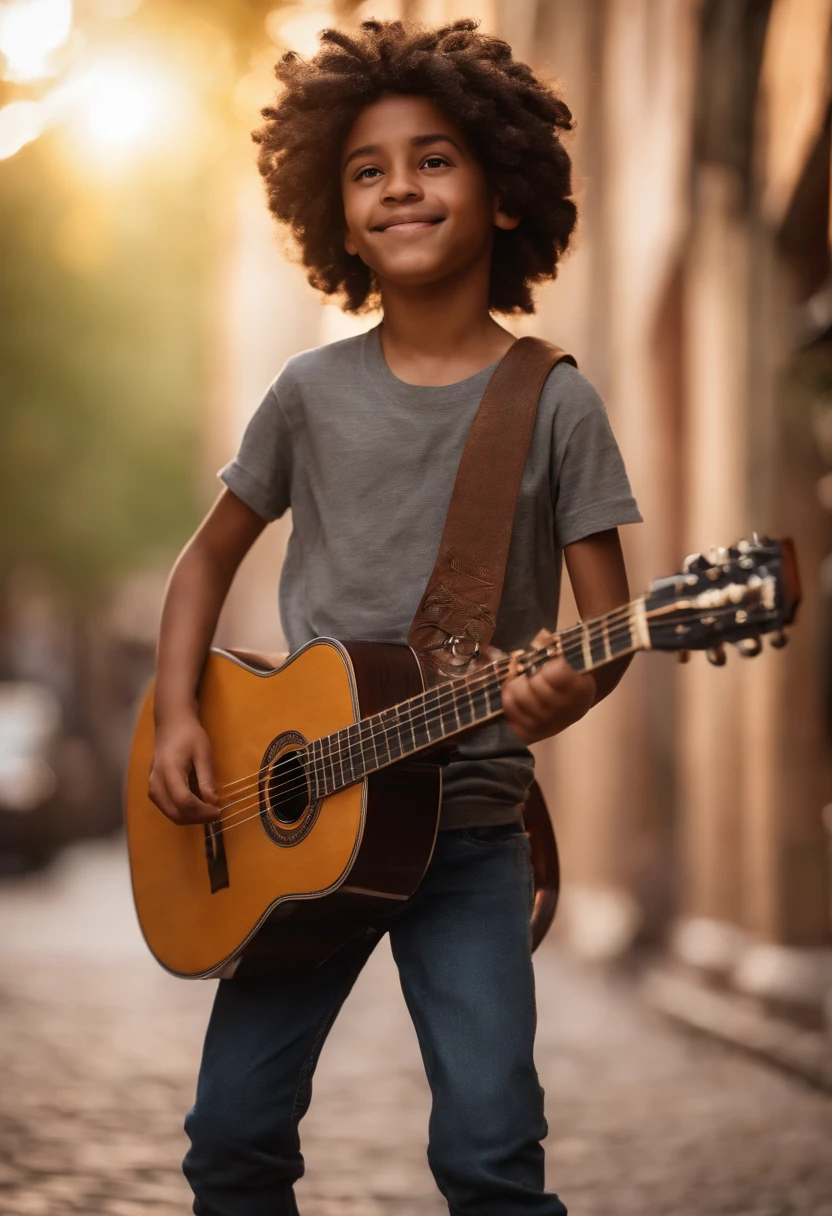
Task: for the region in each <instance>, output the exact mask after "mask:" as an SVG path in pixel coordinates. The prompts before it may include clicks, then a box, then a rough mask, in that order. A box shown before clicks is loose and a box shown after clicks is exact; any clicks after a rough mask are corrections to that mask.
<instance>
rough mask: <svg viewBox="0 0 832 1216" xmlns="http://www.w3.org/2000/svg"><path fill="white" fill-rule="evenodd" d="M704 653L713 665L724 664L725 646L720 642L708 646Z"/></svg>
mask: <svg viewBox="0 0 832 1216" xmlns="http://www.w3.org/2000/svg"><path fill="white" fill-rule="evenodd" d="M705 653H706V655H707V656H708V662H709V663H713V665H714V667H724V666H725V647H724V646H723V644H722V642H717V643H716V645H715V646H709V647H708V649H707V650H706V651H705Z"/></svg>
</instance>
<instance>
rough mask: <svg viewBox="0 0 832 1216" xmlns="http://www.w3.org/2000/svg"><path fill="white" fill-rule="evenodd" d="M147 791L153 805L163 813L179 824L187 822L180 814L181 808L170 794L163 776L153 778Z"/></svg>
mask: <svg viewBox="0 0 832 1216" xmlns="http://www.w3.org/2000/svg"><path fill="white" fill-rule="evenodd" d="M147 792H148V795H149V797H150V801H151V802H152V803H153V805H154V806H156V807H158V808H159V810H160V811H161V812H162V814H163V815H167V817H168V819H170V820H172V821H173V822H174V823H178V824H182V823H185V822H186V821H185V820H184V819H183V818H182V816H181V815H180V813H179V808H178V807H177V806H176V804H175V803H174V801H173V799H172V798H171V797H170V795H169V794H168V792H167V789H166V787H165V784H164V781H163V780H162V779H161V778H159V777H155V778H152V779H151V782H150V785H149V786H148V791H147Z"/></svg>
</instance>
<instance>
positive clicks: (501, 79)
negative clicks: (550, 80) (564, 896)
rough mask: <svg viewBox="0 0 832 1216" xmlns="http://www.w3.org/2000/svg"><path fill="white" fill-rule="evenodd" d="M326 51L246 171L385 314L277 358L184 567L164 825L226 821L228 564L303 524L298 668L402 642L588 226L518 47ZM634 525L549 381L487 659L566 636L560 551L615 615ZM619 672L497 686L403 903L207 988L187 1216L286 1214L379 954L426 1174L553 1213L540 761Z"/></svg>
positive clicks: (629, 505) (291, 584)
mask: <svg viewBox="0 0 832 1216" xmlns="http://www.w3.org/2000/svg"><path fill="white" fill-rule="evenodd" d="M321 41H322V49H321V51H320V52H319V53H318V54H317V55H316V56H315V58H314V59H312V60H311V61H310V62H304V61H303V60H301V59H299V58H298V57H297V56H294V55H291V54H290V55H287V56H286V57H285V58H284V60H283V61H282V63H280V64H279V65H278V67H277V69H276V75H277V77H278V79H279V80H280V81H281V82H282V84H283V86H284V91H283V93H282V96H281V97H280V98H279V100H278V103H277V104H276V105H275V106H274V107H272V108H269V109H266V110H264V111H263V115H264V118H265V120H266V122H265V126H264V127H263V129H262V130H261V131H259V132H258V133H257V134H256V135H255V139H256V140H257V142H258V143H259V145H260V162H259V163H260V169H261V172H262V174H263V176H264V178H265V181H266V184H267V188H268V198H269V206H270V208H271V210H272V212H273V214H274V215H275V216H276V218H277V219H278V220H279V221H281V222H282V223H285V224H287V225H288V226H289V227H290V228H291V230H292V232H293V234H294V236H295V238H296V240H297V243H298V245H299V248H300V250H301V253H302V257H303V261H304V264H305V265H306V266H307V267H308V269H309V281H310V282H311V283H312V285H313V286H315V287H317V288H319V289H321V290H322V291H324V292H325V293H327V294H336V293H337V294H340V295H341V297H342V300H343V305H344V307H346V308H347V309H349V310H351V311H358V310H360V309H361V308H363V307H364V306H366V305H368V304H370V305H373V304H380V306H381V309H382V313H383V321H382V322H381V324H380V325H379V326H376V327H375V329H372V330H370V332H369V333H367V334H365V335H362V336H361V337H358V338H350V339H347V340H346V341H343V342H336V343H333V344H332V345H330V346H326V347H322V348H320V349H318V350H313V351H308V352H306V353H304V354H302V355H299V356H297V357H296V358H294V359H291V360H290V361H289V363H288V364H287V366H286V367H285V368H284V370H283V372H282V373H281V374H280V375H279V376H278V378H277V380H276V381H275V382H274V384H273V385H272V386H271V388H270V389H269V391H268V393H267V394H266V397H265V399H264V400H263V402H262V404H261V405H260V408H259V409H258V411H257V412H256V414H255V415H254V417H253V418H252V420H251V422H250V424H249V427H248V429H247V431H246V434H245V437H244V439H243V442H242V446H241V448H240V452H239V454H238V455H237V457H236V459H235V460H233V461H232V462H231V463H230V464H229V465H228V466H227V467H226V468H225V469H223V470H222V472H221V477H222V479H223V481H224V483H225V486H226V488H225V490H224V491H223V493H222V494H221V496H220V498H219V499H218V501H217V502H216V504H215V505H214V507H213V509H212V510H211V511H210V513H209V514H208V516H207V518H206V519H205V521H204V522H203V524H202V525H201V527H200V528H199V530H198V531H197V533H196V535H195V536H194V537H193V539H192V540H191V541H190V543H189V544H188V545H187V546H186V548H185V550H184V551H183V553H182V555H181V557H180V558H179V561H178V562H177V564H176V567H175V568H174V572H173V574H172V577H171V580H170V585H169V588H168V593H167V597H166V601H165V606H164V612H163V618H162V626H161V634H160V641H159V658H158V680H157V688H156V700H155V711H156V721H157V739H156V750H155V754H154V761H153V768H152V773H151V779H150V788H151V796H152V797H153V799H154V801H155V802H156V804H157V805H158V806H159V808H160V809H161V810H162V811H163V812H164V813H165V814H167V815H169V816H170V818H172V819H173V820H174V821H175V822H177V823H194V822H200V821H203V820H207V819H210V818H211V817H212V816H214V815H215V814H216V812H215V810H214V809H213V808H214V804H215V802H216V797H215V793H214V782H213V775H212V768H211V755H210V747H209V743H208V740H207V736H206V735H205V732H204V731H203V729H202V727H201V725H200V722H199V719H198V716H197V713H196V703H195V690H196V687H197V682H198V679H199V673H200V669H201V667H202V663H203V661H204V658H205V654H206V652H207V649H208V647H209V645H210V642H211V638H212V636H213V632H214V628H215V625H216V621H217V616H218V614H219V611H220V608H221V606H222V603H223V600H224V598H225V595H226V593H227V591H228V587H229V585H230V583H231V580H232V578H233V576H234V572H235V570H236V569H237V566H238V565H239V562H240V561H241V559H242V558H243V556H244V555H245V553H246V552H247V550H248V549H249V547H250V546H251V544H252V543H253V541H254V540H255V538H256V537H257V535H258V534H259V533H260V531H261V530H262V529H263V528H264V527H265V525H266V523H267V521H269V520H272V519H276V518H277V517H278V516H280V515H281V514H282V513H283V512H284V511H285V510H286V509H287V508H288V507H289V506H290V505H291V507H292V511H293V532H292V536H291V539H290V541H289V548H288V552H287V556H286V562H285V565H284V568H283V572H282V576H281V591H280V607H281V615H282V620H283V626H284V630H285V633H286V637H287V639H288V642H289V645H290V647H291V648H292V649H293V650H295V649H297V648H299V647H300V646H301V645H303V644H304V643H305V642H307V641H308V640H309V639H311V638H312V637H315V636H320V635H330V636H334V637H341V638H362V639H369V640H374V641H386V642H403V641H405V639H406V637H407V632H408V627H409V625H410V621H411V620H412V617H413V615H414V612H415V610H416V607H417V604H418V603H419V600H420V598H421V595H422V592H423V590H424V588H425V585H426V583H427V580H428V576H429V574H430V572H431V570H432V568H433V563H434V560H435V558H436V554H437V551H438V547H439V539H440V536H441V532H442V526H443V523H444V519H445V514H446V511H447V507H448V502H449V498H450V493H451V488H452V485H453V481H454V476H455V473H456V468H457V465H458V463H459V458H460V454H461V452H462V447H463V445H464V442H465V438H466V435H467V432H468V429H469V427H470V424H471V421H472V419H473V417H474V414H475V413H476V410H477V407H478V405H479V402H480V399H481V397H482V393H483V390H484V388H485V386H486V384H487V382H488V380H489V377H490V375H491V373H492V371H493V370H494V367H495V365H496V363H497V362H498V361H499V360H500V358H501V357H502V356H503V355H504V354H505V352H506V351H507V350H508V349H509V347H510V346H511V345H512V342H513V340H514V339H513V337H512V335H511V334H510V333H508V331H506V330H505V329H504V328H502V327H501V326H500V325H498V324H497V322H496V321H495V320H494V319H493V317H492V315H491V313H492V312H494V311H496V312H504V313H510V312H531V311H533V303H532V296H531V287H532V285H533V284H534V283H536V282H538V281H541V280H545V279H550V278H552V277H554V275H555V273H556V269H557V262H558V259H559V257H560V256H561V254H562V253H563V252H564V250H565V249H566V247H567V245H568V242H569V238H570V235H571V233H572V230H573V227H574V224H575V216H576V212H575V206H574V204H573V202H572V201H571V200H570V198H569V194H570V191H571V185H570V162H569V158H568V156H567V154H566V152H565V151H564V149H563V147H562V145H561V143H560V139H559V132H560V131H565V130H569V129H570V128H571V115H570V113H569V111H568V109H567V108H566V106H565V105H564V103H563V102H562V101H561V100H560V99H559V98H558V97H557V96H556V95H555V94H554V93H553V92H552V91H551V89H550V88H549V87H548V86H546V85H545V84H543V83H542V82H540V81H539V80H537V79H536V78H535V77H534V75H533V74H532V72H531V71H530V69H529V68H527V67H526V66H525V65H522V64H518V63H515V62H514V61H513V59H512V57H511V51H510V49H509V47H508V46H507V45H506V44H505V43H503V42H500V41H499V40H497V39H495V38H491V37H486V36H484V35H482V34H479V33H478V32H477V30H476V23H475V22H473V21H457V22H454V23H453V24H451V25H448V26H446V27H444V28H442V29H439V30H427V31H426V30H407V29H405V28H404V27H403V26H402V25H401V24H400V23H398V22H389V23H386V22H375V21H370V22H365V23H364V25H363V27H362V29H361V32H360V34H359V35H358V36H355V37H351V36H347V35H346V34H343V33H340V32H337V31H331V30H328V31H325V32H324V33H323V34H322V35H321ZM483 509H484V510H487V504H483ZM639 518H640V516H639V513H638V508H637V507H636V504H635V502H634V501H633V498H632V495H631V493H630V487H629V484H628V482H627V477H626V473H625V471H624V468H623V464H622V461H621V457H620V455H619V452H618V448H617V446H616V444H615V440H614V438H613V437H612V434H611V431H610V429H609V425H608V422H607V419H606V414H605V411H604V407H603V405H602V404H601V402H600V400H599V398H598V396H597V394H596V393H595V391H594V390H593V389H592V388H591V386H590V385H589V384H588V383H587V382H586V381H585V380H584V379H583V377H582V376H581V375H580V374H579V373H578V372H577V371H576V370H575V369H574V368H572V367H570V366H567V365H564V364H560V365H559V366H557V367H556V368H555V369H554V370H553V371H552V373H551V374H550V376H549V378H548V380H547V382H546V385H545V386H544V390H543V393H542V396H541V400H540V406H539V410H538V414H537V419H536V423H535V430H534V435H533V438H532V445H531V450H530V454H529V458H528V461H527V464H526V469H525V473H524V480H523V486H522V490H521V494H520V500H519V503H518V507H517V514H516V517H515V521H514V531H513V534H512V546H511V552H510V556H509V563H508V569H507V574H506V581H505V588H504V592H503V598H502V603H501V608H500V614H499V620H498V624H497V631H496V633H495V638H494V641H495V645H498V646H500V647H502V648H503V649H505V650H511V649H514V648H517V647H519V646H524V645H527V644H528V643H529V641H530V639H531V637H532V635H534V634H536V633H537V632H538V631H540V630H541V629H543V628H544V627H546V626H552V625H554V622H555V620H556V615H557V603H558V589H559V576H560V556H561V552H563V553H564V554H565V559H566V564H567V568H568V571H569V575H570V579H571V582H572V585H573V588H574V591H575V596H576V599H577V603H578V608H579V611H580V612H581V615H582V616H588V615H594V614H597V613H601V612H604V611H607V610H609V609H611V608H614V607H616V606H617V605H619V604H622V603H624V602H626V600H627V599H628V587H627V579H626V574H625V570H624V564H623V560H622V557H621V550H620V546H619V543H618V537H617V531H616V528H617V526H618V525H619V524H625V523H630V522H635V521H637V520H638V519H639ZM625 665H626V663H625V662H622V661H619V662H618V663H616V664H614V665H610V666H608V667H605V668H602V669H601V670H600V671H599V672H597V673H596V674H595V675H594V676H592V675H589V674H580V675H579V674H577V673H575V672H573V671H572V670H571V669H570V668H569V667H568V666H567V665H566V663H565V662H563V661H562V660H560V659H556V660H553V661H552V662H550V663H548V664H547V665H546V666H544V667H543V668H542V669H541V670H540V672H539V673H538V674H537V675H535V676H534V677H532V678H527V677H525V676H520V677H517V678H515V679H513V680H510V681H508V682H507V683H506V684H505V685H504V691H503V704H504V707H505V718H504V719H498V720H497V721H496V722H492V723H488V724H486V725H485V726H482V727H480V728H478V729H477V730H475V731H473V732H471V733H470V734H469V735H464V736H462V738H461V739H460V740H459V741H458V745H457V751H456V755H455V759H454V760H453V761H452V763H451V764H450V765H448V766H447V768H446V770H445V773H444V796H443V804H442V813H441V822H440V828H441V830H440V832H439V836H438V840H437V845H436V850H435V853H434V857H433V860H432V861H431V865H430V867H429V869H428V872H427V874H426V876H425V878H424V880H423V882H422V884H421V886H420V887H419V889H418V890H417V892H416V893H415V895H414V896H413V897H412V898H411V899H410V900H408V901H407V902H406V903H405V904H403V905H398V906H397V908H396V910H395V911H394V912H393V913H391V914H388V915H387V916H385V917H384V918H383V919H382V920H380V921H379V922H378V924H377V925H376V926H375V927H374V928H373V930H372V931H370V932H369V933H368V934H366V935H365V936H363V937H361V938H360V939H355V940H353V941H352V942H350V943H349V944H348V945H346V946H344V947H343V948H342V949H341V950H339V951H338V952H337V954H336V955H334V956H333V957H332V958H331V959H329V960H328V961H327V962H326V963H325V964H323V965H322V966H321V967H319V968H318V969H317V970H316V971H314V972H313V973H311V974H310V975H307V976H304V977H301V978H299V979H295V980H291V981H286V980H279V981H278V980H275V981H270V980H257V981H253V980H229V981H222V982H221V983H220V985H219V988H218V991H217V997H216V1002H215V1005H214V1010H213V1013H212V1016H211V1022H210V1025H209V1028H208V1033H207V1038H206V1044H205V1052H204V1056H203V1062H202V1068H201V1071H200V1076H199V1083H198V1088H197V1098H196V1104H195V1106H194V1109H193V1110H192V1111H191V1112H190V1114H189V1116H188V1119H187V1123H186V1127H187V1130H188V1133H189V1135H190V1137H191V1142H192V1144H191V1148H190V1150H189V1152H188V1154H187V1156H186V1158H185V1166H184V1168H185V1172H186V1174H187V1176H188V1179H189V1181H190V1183H191V1186H192V1188H193V1190H194V1193H195V1196H196V1199H195V1202H194V1211H195V1212H196V1213H198V1214H199V1216H266V1214H267V1213H268V1214H269V1216H275V1214H277V1213H281V1214H282V1213H296V1212H297V1207H296V1205H295V1201H294V1198H293V1191H292V1184H293V1183H294V1181H295V1180H296V1179H297V1178H299V1177H300V1176H301V1174H302V1172H303V1159H302V1157H301V1155H300V1144H299V1138H298V1125H299V1122H300V1119H301V1118H302V1116H303V1114H304V1113H305V1111H306V1109H307V1107H308V1104H309V1100H310V1096H311V1078H312V1073H313V1071H314V1067H315V1064H316V1062H317V1058H318V1054H319V1052H320V1050H321V1047H322V1045H323V1042H324V1039H325V1037H326V1034H327V1032H328V1030H329V1028H330V1026H331V1025H332V1022H333V1020H334V1018H335V1016H336V1014H337V1012H338V1009H339V1008H340V1005H341V1003H342V1002H343V1000H344V999H345V997H346V996H347V993H348V992H349V990H350V988H351V986H352V984H353V982H354V980H355V978H356V976H357V975H358V972H359V971H360V969H361V967H362V965H363V964H364V962H365V961H366V959H367V957H368V956H369V954H370V952H371V951H372V949H373V947H374V945H375V943H376V942H377V941H378V939H379V937H380V936H381V935H382V934H383V933H384V932H389V933H390V938H391V946H392V949H393V954H394V957H395V959H396V963H397V965H398V968H399V972H400V976H401V982H402V988H403V991H404V995H405V999H406V1001H407V1004H408V1008H409V1010H410V1013H411V1015H412V1017H413V1020H414V1023H415V1026H416V1030H417V1034H418V1037H419V1042H420V1045H421V1049H422V1053H423V1057H424V1061H425V1067H426V1071H427V1075H428V1080H429V1082H430V1086H431V1090H432V1093H433V1111H432V1115H431V1120H430V1146H429V1150H428V1159H429V1162H430V1166H431V1169H432V1170H433V1173H434V1177H435V1179H436V1182H437V1184H438V1186H439V1188H440V1190H441V1191H442V1193H443V1195H444V1196H445V1198H446V1200H447V1202H448V1206H449V1210H450V1211H451V1212H452V1213H455V1214H458V1216H462V1214H463V1213H464V1214H466V1216H468V1214H470V1216H520V1213H536V1214H539V1216H556V1214H558V1216H559V1214H561V1213H564V1212H565V1208H564V1207H563V1204H562V1203H561V1202H560V1200H559V1199H558V1198H557V1196H556V1195H554V1194H553V1193H551V1192H547V1191H545V1190H544V1179H543V1150H542V1147H541V1143H540V1142H541V1140H542V1138H543V1137H544V1136H545V1134H546V1124H545V1120H544V1116H543V1103H542V1091H541V1089H540V1086H539V1084H538V1081H537V1074H536V1072H535V1067H534V1062H533V1057H532V1046H533V1038H534V1025H535V1008H534V986H533V975H532V968H531V957H530V948H529V911H530V890H531V879H530V867H529V857H528V844H527V839H526V836H525V834H524V832H523V825H522V818H521V814H522V804H523V801H524V798H525V794H526V791H527V789H528V787H529V785H530V782H531V780H532V758H531V753H530V752H529V750H528V748H527V746H526V744H527V743H529V742H533V741H535V740H538V739H543V738H547V737H549V736H551V735H554V734H556V733H557V732H558V731H561V730H563V729H565V728H566V727H567V726H569V725H570V724H571V723H572V722H574V721H576V720H577V719H578V718H580V717H582V716H583V715H584V714H585V713H586V712H587V710H588V709H589V708H590V707H591V706H592V705H593V704H595V703H596V702H597V701H599V700H600V699H601V698H602V697H604V696H606V695H607V694H608V693H609V692H610V691H611V690H612V688H613V687H614V686H615V684H616V683H617V682H618V680H619V679H620V678H621V675H622V674H623V670H624V667H625ZM192 770H193V771H194V772H195V774H196V778H197V782H198V788H199V795H197V794H195V793H192V792H191V790H190V789H189V787H188V778H189V775H190V773H191V771H192Z"/></svg>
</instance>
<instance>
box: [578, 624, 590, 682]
mask: <svg viewBox="0 0 832 1216" xmlns="http://www.w3.org/2000/svg"><path fill="white" fill-rule="evenodd" d="M578 630H579V632H580V635H581V654H582V655H583V660H584V671H589V669H590V667H591V666H592V650H591V649H590V644H589V632H588V630H587V627H586V625H584V624H580V625H578Z"/></svg>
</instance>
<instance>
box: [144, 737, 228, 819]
mask: <svg viewBox="0 0 832 1216" xmlns="http://www.w3.org/2000/svg"><path fill="white" fill-rule="evenodd" d="M192 774H195V775H196V785H197V787H198V789H199V793H198V794H196V793H194V791H193V789H192V788H191V781H192ZM147 792H148V794H149V796H150V800H151V802H153V803H155V805H156V806H158V808H159V810H160V811H162V812H163V813H164V814H165V815H167V817H168V819H172V820H173V822H174V823H180V824H187V823H207V822H209V821H210V820H212V819H218V818H219V815H220V811H219V810H218V809H217V805H216V804H217V801H218V799H217V794H216V788H215V782H214V764H213V760H212V758H211V744H210V741H209V739H208V736H207V734H206V733H205V730H204V728H203V726H202V723H201V722H200V720H199V718H198V717H197V715H196V714H195V713H185V714H182V715H181V717H176V718H174V719H172V720H170V721H165V722H164V723H159V724H158V725H157V727H156V742H155V746H154V748H153V763H152V765H151V769H150V780H149V782H148V789H147Z"/></svg>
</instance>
